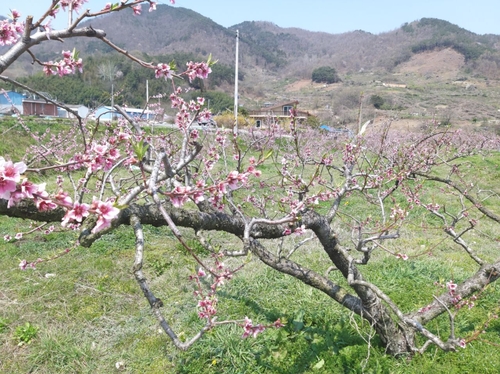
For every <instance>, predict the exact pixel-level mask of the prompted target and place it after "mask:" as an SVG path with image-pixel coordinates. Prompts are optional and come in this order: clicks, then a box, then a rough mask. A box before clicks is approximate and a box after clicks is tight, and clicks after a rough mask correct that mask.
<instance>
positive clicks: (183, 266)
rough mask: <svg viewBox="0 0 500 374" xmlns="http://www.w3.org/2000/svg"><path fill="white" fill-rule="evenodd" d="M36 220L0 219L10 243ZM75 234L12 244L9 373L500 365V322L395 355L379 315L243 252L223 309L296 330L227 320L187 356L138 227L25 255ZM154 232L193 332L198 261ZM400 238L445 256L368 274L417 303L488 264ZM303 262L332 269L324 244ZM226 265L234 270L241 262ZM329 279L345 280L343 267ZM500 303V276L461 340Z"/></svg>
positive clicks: (157, 266) (6, 315)
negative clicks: (152, 302)
mask: <svg viewBox="0 0 500 374" xmlns="http://www.w3.org/2000/svg"><path fill="white" fill-rule="evenodd" d="M23 141H24V140H23ZM470 162H471V163H472V164H473V166H474V167H473V168H472V169H473V170H476V171H477V172H478V178H482V179H487V181H488V184H491V185H495V183H496V182H497V180H498V174H499V164H500V158H499V157H498V155H497V156H494V157H492V158H487V159H483V158H474V159H471V160H470ZM350 203H351V204H352V205H353V207H352V209H362V207H356V200H355V199H352V200H350ZM420 219H424V218H422V217H420ZM415 224H416V225H417V224H418V221H416V222H415ZM29 230H30V222H27V221H24V220H19V219H12V218H7V217H0V240H1V238H2V237H3V236H4V235H5V234H10V235H12V236H14V235H15V234H16V233H17V232H27V231H29ZM184 235H185V237H186V238H187V239H188V240H189V241H190V244H191V246H192V247H194V248H196V249H197V252H198V254H199V255H200V256H201V257H203V258H207V257H208V253H206V252H204V251H203V249H202V248H201V247H200V246H199V245H197V242H196V238H195V236H194V233H193V232H192V231H190V230H184ZM213 235H215V234H213ZM76 237H77V233H73V232H52V233H50V234H44V233H43V232H42V231H37V232H36V233H35V234H34V235H31V236H26V237H25V238H23V239H21V240H18V241H13V242H9V243H7V242H3V241H2V242H0V372H1V373H28V372H29V373H115V372H116V373H118V372H125V373H405V374H410V373H415V374H417V373H447V374H448V373H498V372H500V360H499V359H498V347H499V346H500V322H499V321H498V320H493V321H492V322H491V323H490V324H489V326H488V328H487V329H485V332H484V333H483V334H481V339H478V340H475V341H473V342H471V343H470V344H468V346H467V347H466V348H465V349H463V350H460V351H457V352H454V353H444V352H442V351H440V350H439V349H437V348H435V347H431V348H430V349H428V350H427V352H425V353H424V354H423V355H417V356H415V357H413V358H411V359H410V358H400V359H395V358H392V357H389V356H387V355H385V354H384V351H383V348H381V345H380V342H379V340H378V339H377V337H376V336H375V335H374V332H373V331H372V329H371V328H370V326H369V325H367V324H366V322H362V321H361V320H360V319H359V318H358V317H356V316H354V315H352V314H349V313H348V312H346V311H345V310H344V309H343V308H341V307H340V306H338V305H337V304H336V303H335V302H333V301H331V299H329V298H328V297H326V296H325V295H323V294H322V293H320V292H318V291H316V290H313V289H312V288H310V287H308V286H306V285H304V284H302V283H300V282H298V281H296V280H295V279H293V278H291V277H288V276H285V275H282V274H280V273H278V272H275V271H273V270H271V269H269V268H267V267H265V266H264V265H263V264H261V263H260V262H259V261H258V260H257V259H255V258H251V257H250V258H247V259H245V260H243V261H246V262H247V264H246V265H245V267H244V268H243V270H242V271H241V272H239V273H238V275H237V276H236V277H235V279H233V280H232V281H230V282H228V283H227V284H226V285H225V286H224V287H223V288H222V289H221V290H220V292H219V293H218V296H219V305H218V309H219V313H218V315H220V318H224V319H226V318H227V319H236V320H241V319H243V318H244V317H245V316H248V317H249V318H251V319H252V320H253V321H254V322H256V323H263V324H269V323H272V322H273V321H275V320H276V319H277V318H281V319H282V321H283V322H285V323H286V326H285V327H284V328H282V329H277V330H275V329H269V330H266V331H265V332H264V333H263V334H261V335H259V336H258V337H257V338H255V339H254V338H252V337H250V338H247V339H242V338H241V335H242V333H243V330H242V329H241V328H240V327H238V326H234V325H227V326H221V327H218V328H217V329H215V330H213V331H211V332H209V333H207V334H206V336H204V337H203V338H202V340H201V341H199V342H198V343H197V344H195V345H194V346H193V347H192V348H191V349H190V350H189V351H187V352H181V351H179V350H176V349H175V347H174V346H173V345H172V344H171V343H170V341H169V340H168V338H167V337H166V336H165V334H163V333H161V332H160V331H159V326H158V324H157V322H156V319H155V318H154V317H153V316H152V314H151V312H150V308H149V305H148V304H147V301H146V299H145V298H144V297H143V295H142V293H141V291H140V289H139V287H138V285H137V283H136V281H135V279H134V276H133V273H132V265H133V261H134V251H135V249H134V240H135V239H134V235H133V232H132V231H131V230H130V229H129V228H128V227H122V228H120V229H119V230H116V231H114V232H113V233H112V234H108V235H105V236H103V237H102V238H101V239H100V240H98V241H97V242H96V243H94V245H93V246H92V247H91V248H82V247H78V248H75V249H72V250H71V251H70V252H69V253H68V254H66V255H64V256H62V257H60V258H58V259H56V260H54V261H50V262H44V263H40V264H38V266H37V268H36V269H35V270H26V271H20V270H19V268H18V264H19V262H20V260H21V259H25V258H26V259H28V260H35V259H37V258H48V257H52V256H56V255H58V254H59V253H61V252H63V251H64V250H65V249H67V248H70V247H71V246H72V243H73V242H74V240H75V239H76ZM145 237H146V239H147V244H146V249H145V264H146V265H145V268H144V271H145V273H146V276H147V277H148V280H149V281H150V284H151V287H152V288H154V290H155V292H156V293H157V296H158V297H160V298H161V299H162V300H163V301H164V304H165V306H164V308H163V312H164V313H165V316H166V318H167V319H168V320H169V322H170V323H171V324H172V326H173V328H174V329H175V330H176V331H177V332H178V333H179V335H180V336H181V337H184V338H186V339H187V338H189V337H190V336H192V334H193V333H194V332H196V331H197V330H198V329H199V328H200V327H201V326H202V322H201V321H200V320H199V318H198V317H197V313H196V303H197V300H196V299H195V298H194V297H193V290H194V284H192V283H191V282H189V281H188V277H189V275H191V274H192V273H193V272H194V270H195V266H196V264H195V262H194V261H193V259H192V258H191V256H189V255H188V254H187V253H186V252H185V250H184V249H183V248H182V246H180V245H179V244H178V242H177V241H176V240H175V238H174V237H173V235H172V234H171V233H170V231H169V230H168V229H166V228H154V227H145ZM215 239H217V241H218V242H220V243H222V245H224V246H227V247H231V246H234V245H236V244H235V242H234V240H233V239H231V238H226V237H225V236H223V235H220V234H218V236H217V237H216V238H215ZM499 239H500V238H499V237H498V231H497V230H495V228H492V227H489V226H484V227H481V231H480V234H478V236H477V243H479V244H480V247H481V253H482V254H483V255H485V256H487V257H497V256H498V250H499V246H498V240H499ZM290 240H294V239H290ZM295 240H299V239H295ZM277 245H278V243H276V246H277ZM398 245H400V246H401V247H405V246H412V247H413V248H416V250H418V249H419V248H432V251H433V256H421V257H417V258H414V259H413V258H412V259H411V260H409V261H401V260H398V259H396V258H394V256H389V255H384V254H382V255H381V256H378V257H376V258H374V259H373V260H372V261H371V262H370V263H369V265H367V266H366V267H365V268H364V269H363V270H365V271H366V277H367V279H369V280H372V281H374V283H376V284H377V283H378V284H381V287H382V288H383V290H384V291H385V292H386V293H387V294H389V295H390V296H391V297H392V298H393V299H394V300H395V301H396V302H398V303H400V304H401V305H402V306H403V310H404V311H409V310H413V309H415V308H418V307H420V306H423V305H425V304H426V303H428V302H430V301H431V300H432V296H431V295H432V294H433V293H436V294H437V293H440V292H442V290H441V289H440V288H439V287H436V286H435V285H434V282H436V281H438V282H446V281H448V280H450V279H453V280H454V281H456V282H460V281H461V280H463V279H464V278H465V277H467V276H468V275H470V274H472V273H473V272H474V271H475V268H474V266H473V265H474V264H473V263H472V261H469V260H463V258H464V257H463V256H462V255H461V253H460V252H459V249H458V248H457V247H454V246H453V245H452V243H451V242H448V241H446V242H432V241H429V240H428V239H427V238H426V237H423V236H417V235H413V234H412V232H411V231H408V232H406V233H405V235H404V237H403V238H402V240H401V241H400V242H399V244H398ZM294 259H295V260H297V261H298V262H307V264H308V266H309V267H310V268H312V269H315V270H318V271H321V272H322V273H323V272H324V271H325V269H326V268H327V267H328V265H329V264H328V259H327V257H326V254H325V253H324V252H323V251H322V250H321V249H320V246H319V245H318V244H317V243H316V242H314V241H312V242H310V243H308V244H307V245H306V246H304V247H301V249H300V250H299V251H297V252H296V253H295V254H294ZM225 262H226V263H227V264H229V265H230V267H235V266H237V264H239V263H241V262H242V260H237V259H227V260H225ZM231 265H232V266H231ZM330 276H331V277H332V279H335V280H336V281H338V282H339V283H341V284H345V281H343V280H342V279H340V277H339V276H338V275H336V274H335V273H331V275H330ZM382 280H383V282H382ZM499 300H500V285H498V284H493V285H490V286H489V287H488V288H486V289H485V291H484V292H483V293H482V295H481V299H480V301H479V302H478V303H477V304H478V306H477V307H475V308H473V309H472V310H470V311H468V310H463V311H460V312H459V313H458V314H457V317H456V325H455V327H456V330H457V331H456V334H457V336H461V337H468V336H470V334H472V333H473V332H474V331H476V330H478V329H479V330H481V328H482V324H483V323H484V321H486V320H487V319H488V317H489V314H490V313H491V312H496V313H498V312H499V309H498V307H499ZM428 327H429V329H430V330H431V331H433V332H436V333H438V334H440V335H442V336H443V337H446V336H447V334H448V331H449V321H448V317H447V316H446V315H443V316H441V317H440V318H438V319H436V320H435V321H433V322H431V323H430V324H429V325H428Z"/></svg>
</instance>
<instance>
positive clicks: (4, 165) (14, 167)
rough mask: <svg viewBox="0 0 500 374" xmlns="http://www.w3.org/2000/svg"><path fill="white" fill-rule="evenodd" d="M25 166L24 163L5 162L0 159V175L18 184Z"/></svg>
mask: <svg viewBox="0 0 500 374" xmlns="http://www.w3.org/2000/svg"><path fill="white" fill-rule="evenodd" d="M26 169H27V166H26V164H25V163H24V162H16V163H15V164H14V163H12V161H5V159H4V158H3V157H0V175H3V176H4V177H5V178H9V179H11V180H13V181H14V182H19V181H20V179H21V174H22V173H24V172H25V171H26Z"/></svg>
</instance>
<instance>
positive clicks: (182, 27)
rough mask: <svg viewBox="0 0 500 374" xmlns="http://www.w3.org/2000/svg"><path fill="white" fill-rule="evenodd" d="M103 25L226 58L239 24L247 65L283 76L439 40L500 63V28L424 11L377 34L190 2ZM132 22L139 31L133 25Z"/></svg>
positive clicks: (141, 45) (431, 45)
mask: <svg viewBox="0 0 500 374" xmlns="http://www.w3.org/2000/svg"><path fill="white" fill-rule="evenodd" d="M87 24H88V25H91V26H92V27H94V28H97V29H105V30H106V31H107V35H108V37H109V39H110V40H112V41H114V42H115V43H116V44H117V45H119V46H120V47H122V48H124V49H126V50H129V51H139V52H144V53H147V54H149V55H151V56H154V55H161V54H171V53H174V52H189V53H194V54H197V55H199V56H200V57H206V56H208V54H209V53H211V54H212V55H213V56H214V58H216V59H218V60H220V61H221V62H223V63H225V64H228V65H232V64H233V62H234V37H235V31H236V30H239V32H240V51H241V59H240V63H241V66H242V67H243V68H244V69H245V68H246V69H250V70H252V69H254V68H255V67H257V68H261V69H264V70H265V72H266V73H269V74H271V75H275V76H279V77H292V76H293V77H301V78H305V77H309V76H310V73H311V72H312V70H313V69H314V68H316V67H317V66H321V65H331V66H334V67H335V68H336V69H337V70H338V71H339V72H341V73H344V74H346V73H352V72H357V71H359V70H373V71H392V70H393V69H394V68H396V67H397V66H398V65H399V64H401V63H403V62H405V61H408V60H409V59H410V58H411V56H413V55H415V54H418V53H420V52H424V51H429V50H433V49H436V48H452V49H453V50H456V51H457V52H459V53H461V54H462V55H463V56H464V57H465V59H466V63H467V67H468V68H469V69H473V70H474V71H478V72H479V73H480V74H483V75H485V76H488V77H490V78H495V77H496V75H497V74H498V69H494V68H492V66H493V65H497V66H500V36H498V35H477V34H474V33H472V32H470V31H467V30H465V29H463V28H460V27H459V26H457V25H453V24H451V23H449V22H447V21H443V20H438V19H432V18H423V19H421V20H418V21H414V22H411V23H405V24H403V26H401V27H400V28H398V29H396V30H392V31H389V32H386V33H381V34H378V35H374V34H371V33H368V32H364V31H361V30H358V31H353V32H348V33H343V34H328V33H323V32H311V31H307V30H302V29H298V28H281V27H279V26H277V25H274V24H272V23H269V22H257V21H248V22H243V23H241V24H238V25H235V26H232V27H230V28H225V27H223V26H221V25H218V24H217V23H215V22H213V21H212V20H211V19H209V18H207V17H204V16H203V15H201V14H199V13H196V12H194V11H192V10H189V9H186V8H176V7H171V6H168V5H158V8H157V11H155V12H151V13H149V12H144V13H143V14H142V15H141V16H140V17H137V16H134V15H133V14H132V12H118V13H113V14H110V15H107V16H103V17H99V18H96V19H93V20H91V21H88V22H87ZM131 30H133V32H131ZM76 47H77V49H79V50H80V51H81V54H82V55H83V56H85V55H89V54H94V53H107V52H109V51H110V49H109V47H107V46H106V45H104V44H103V43H100V42H98V41H96V40H91V39H89V40H84V39H80V40H78V41H77V42H76ZM60 49H61V45H60V43H59V42H57V41H53V42H52V43H47V44H44V45H43V46H40V47H38V48H37V49H35V51H36V52H37V54H38V56H39V57H40V58H41V59H42V60H43V59H44V58H47V59H50V58H53V57H54V55H55V54H57V53H60Z"/></svg>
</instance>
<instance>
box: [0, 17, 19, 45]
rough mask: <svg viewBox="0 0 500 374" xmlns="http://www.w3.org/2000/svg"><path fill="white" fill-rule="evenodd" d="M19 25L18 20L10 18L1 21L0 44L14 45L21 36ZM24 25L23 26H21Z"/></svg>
mask: <svg viewBox="0 0 500 374" xmlns="http://www.w3.org/2000/svg"><path fill="white" fill-rule="evenodd" d="M19 26H21V25H18V24H17V23H16V22H13V23H11V22H10V21H9V20H6V19H5V20H2V21H0V46H3V45H12V44H14V43H16V42H17V41H18V39H19V38H20V31H19ZM21 27H22V26H21Z"/></svg>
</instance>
